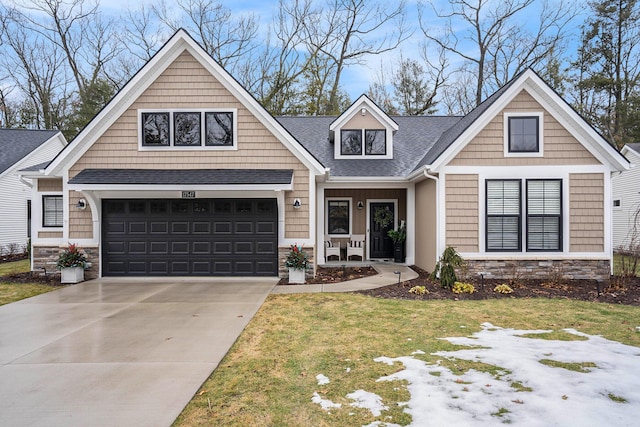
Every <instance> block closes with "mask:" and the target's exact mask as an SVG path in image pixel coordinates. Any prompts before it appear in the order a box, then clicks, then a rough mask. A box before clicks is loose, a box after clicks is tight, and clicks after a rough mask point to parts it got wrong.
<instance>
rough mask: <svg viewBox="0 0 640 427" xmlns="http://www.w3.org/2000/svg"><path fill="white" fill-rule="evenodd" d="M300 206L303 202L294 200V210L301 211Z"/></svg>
mask: <svg viewBox="0 0 640 427" xmlns="http://www.w3.org/2000/svg"><path fill="white" fill-rule="evenodd" d="M300 206H302V202H301V201H300V199H294V201H293V208H294V209H300Z"/></svg>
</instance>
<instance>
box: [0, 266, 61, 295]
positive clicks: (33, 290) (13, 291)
mask: <svg viewBox="0 0 640 427" xmlns="http://www.w3.org/2000/svg"><path fill="white" fill-rule="evenodd" d="M29 269H30V267H29V260H28V259H25V260H21V261H13V262H3V263H0V305H4V304H9V303H11V302H14V301H19V300H21V299H25V298H30V297H34V296H36V295H40V294H43V293H45V292H51V291H53V290H56V289H60V287H59V286H51V285H46V284H42V283H13V282H11V281H7V280H6V279H4V280H3V276H8V275H11V274H18V273H26V272H28V271H29Z"/></svg>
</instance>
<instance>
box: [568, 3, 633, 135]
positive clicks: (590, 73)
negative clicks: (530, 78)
mask: <svg viewBox="0 0 640 427" xmlns="http://www.w3.org/2000/svg"><path fill="white" fill-rule="evenodd" d="M589 6H590V7H591V11H592V13H591V14H590V16H589V18H587V20H586V22H585V24H584V25H583V27H582V28H583V32H582V44H581V46H580V49H579V52H578V58H577V60H576V61H575V62H574V65H575V67H576V69H577V70H578V75H577V76H575V77H574V78H575V80H577V87H578V97H577V99H576V102H575V107H576V109H577V110H578V111H579V112H580V113H582V114H583V115H584V116H585V117H586V118H587V119H588V120H590V121H591V122H592V123H593V124H594V125H595V126H596V127H597V128H598V130H599V131H600V132H601V133H602V134H603V135H604V136H605V137H606V138H607V139H608V140H609V142H610V143H612V144H614V145H616V146H617V147H618V148H621V147H622V146H623V145H624V144H625V143H627V142H636V141H637V138H638V136H640V135H638V129H637V125H636V126H634V124H635V123H637V121H638V120H640V115H638V83H639V79H640V23H639V20H640V6H639V4H638V2H637V0H601V1H593V2H590V3H589Z"/></svg>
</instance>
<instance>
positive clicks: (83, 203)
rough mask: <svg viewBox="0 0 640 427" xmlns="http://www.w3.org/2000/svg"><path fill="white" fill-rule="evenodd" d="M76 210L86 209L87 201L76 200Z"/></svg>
mask: <svg viewBox="0 0 640 427" xmlns="http://www.w3.org/2000/svg"><path fill="white" fill-rule="evenodd" d="M76 208H78V209H80V210H85V209H86V208H87V201H86V200H85V199H80V200H78V203H77V204H76Z"/></svg>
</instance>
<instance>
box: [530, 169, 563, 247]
mask: <svg viewBox="0 0 640 427" xmlns="http://www.w3.org/2000/svg"><path fill="white" fill-rule="evenodd" d="M561 249H562V181H560V180H529V181H527V250H528V251H559V250H561Z"/></svg>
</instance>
